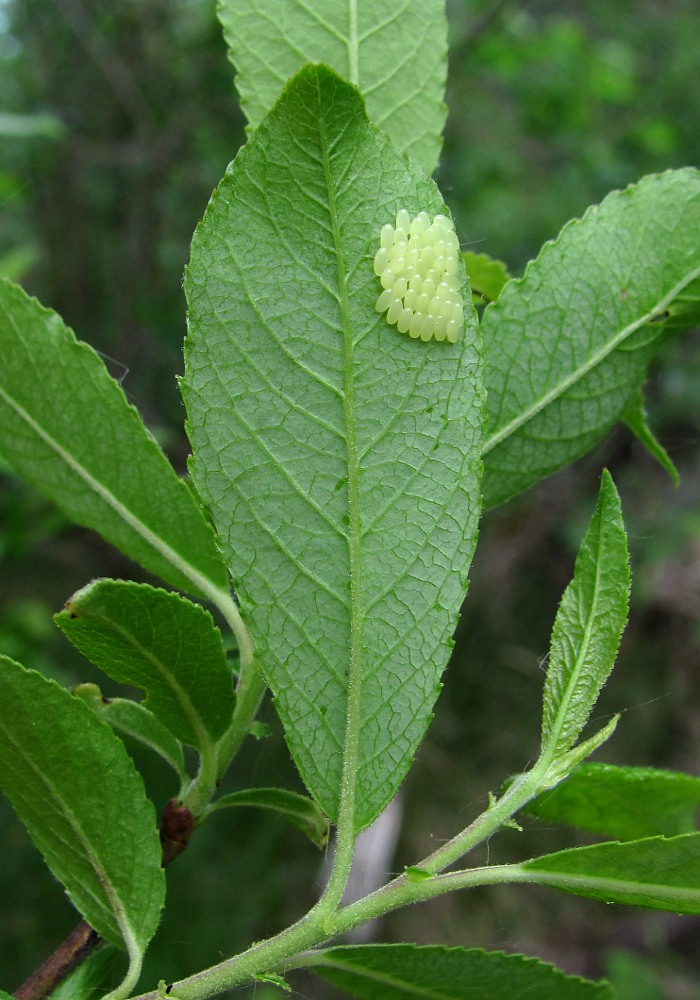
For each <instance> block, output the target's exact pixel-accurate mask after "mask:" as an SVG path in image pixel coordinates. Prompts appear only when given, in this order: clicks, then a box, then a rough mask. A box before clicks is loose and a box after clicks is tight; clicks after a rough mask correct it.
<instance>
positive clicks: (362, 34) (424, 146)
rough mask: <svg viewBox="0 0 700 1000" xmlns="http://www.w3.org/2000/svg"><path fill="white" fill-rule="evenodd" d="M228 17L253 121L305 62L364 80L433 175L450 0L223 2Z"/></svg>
mask: <svg viewBox="0 0 700 1000" xmlns="http://www.w3.org/2000/svg"><path fill="white" fill-rule="evenodd" d="M218 13H219V19H220V21H221V24H222V26H223V29H224V35H225V37H226V41H227V42H228V45H229V47H230V51H229V57H230V59H231V62H232V63H234V65H235V66H236V69H237V71H238V73H237V76H236V85H237V87H238V92H239V94H240V98H241V107H242V108H243V112H244V114H245V116H246V118H247V119H248V121H249V123H250V126H251V128H257V126H258V125H259V124H260V122H261V121H262V119H263V118H264V117H265V115H266V114H267V113H268V111H269V110H270V109H271V108H272V106H273V104H274V103H275V101H276V100H277V98H278V97H279V95H280V93H281V92H282V89H283V88H284V86H285V84H286V82H287V80H288V79H289V77H291V76H294V74H295V73H296V72H297V71H298V70H300V69H301V68H302V66H303V65H304V63H307V62H313V63H319V62H321V63H326V64H327V65H328V66H331V67H332V68H333V69H334V70H335V71H336V72H337V73H338V74H339V75H340V76H342V77H344V78H345V79H346V80H348V81H350V83H353V84H355V86H356V87H358V89H359V91H360V93H361V94H362V95H363V97H364V98H365V100H366V101H367V112H368V114H369V117H370V118H371V120H372V121H373V122H374V123H375V125H379V126H380V127H381V128H382V129H383V130H384V131H385V132H387V134H388V135H389V137H390V138H391V139H392V140H393V142H394V145H396V146H397V147H398V148H399V149H400V150H402V151H403V152H407V153H410V154H411V156H413V157H414V159H415V160H417V162H418V163H419V164H420V165H421V166H422V168H423V169H424V170H425V172H426V173H428V174H431V173H432V172H433V170H434V169H435V167H436V166H437V161H438V157H439V155H440V150H441V148H442V129H443V126H444V124H445V118H446V115H447V108H446V107H445V104H444V92H445V79H446V76H447V21H446V19H445V12H444V4H443V2H442V0H421V3H411V4H403V5H402V6H401V7H396V8H389V7H387V6H385V5H384V4H380V3H370V4H367V3H365V4H362V3H360V4H358V3H357V2H356V0H332V2H330V3H329V2H328V0H220V2H219V6H218Z"/></svg>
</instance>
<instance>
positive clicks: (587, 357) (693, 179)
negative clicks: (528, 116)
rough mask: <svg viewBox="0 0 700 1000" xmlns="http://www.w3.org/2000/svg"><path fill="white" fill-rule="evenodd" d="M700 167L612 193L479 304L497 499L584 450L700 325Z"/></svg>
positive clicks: (488, 484)
mask: <svg viewBox="0 0 700 1000" xmlns="http://www.w3.org/2000/svg"><path fill="white" fill-rule="evenodd" d="M699 231H700V172H699V171H697V170H694V169H690V168H688V169H684V170H675V171H669V172H668V173H665V174H660V175H653V176H650V177H645V178H644V179H643V180H641V181H640V182H639V184H637V185H635V186H632V187H629V188H627V189H626V190H625V191H616V192H614V193H613V194H611V195H609V196H608V197H607V198H606V199H605V200H604V201H603V202H602V204H601V205H599V206H595V207H593V208H591V209H589V211H588V212H587V213H586V215H585V216H584V218H583V219H582V220H580V221H573V222H571V223H569V224H568V225H567V226H565V227H564V229H563V230H562V232H561V233H560V234H559V236H558V237H557V239H556V240H555V241H554V242H553V243H547V244H545V246H544V248H543V249H542V251H541V253H540V255H539V257H538V258H537V260H535V261H534V262H532V263H531V264H529V265H528V267H527V270H526V271H525V275H524V277H523V278H521V279H519V280H517V281H511V282H509V283H508V285H506V287H505V288H504V289H503V291H502V293H501V294H500V296H499V298H498V301H497V302H495V303H494V304H493V305H491V306H489V307H488V308H487V309H486V311H485V312H484V316H483V321H482V332H483V337H484V350H485V352H486V360H487V366H486V388H487V405H488V414H489V426H488V433H487V438H486V442H485V444H484V502H485V504H486V506H488V507H493V506H496V505H497V504H499V503H503V502H504V501H505V500H507V499H509V498H510V497H512V496H515V495H516V494H517V493H520V492H521V491H522V490H525V489H527V488H528V487H529V486H532V485H533V484H534V483H536V482H537V481H538V480H540V479H542V478H543V477H544V476H548V475H549V474H550V473H552V472H555V471H556V470H557V469H559V468H561V467H562V466H563V465H566V464H568V463H569V462H571V461H573V460H574V459H575V458H578V456H579V455H582V454H584V452H586V451H588V449H589V448H591V447H592V446H593V445H594V444H595V443H596V442H597V441H598V440H600V438H601V437H603V436H604V435H605V434H606V433H607V432H608V431H609V430H610V428H611V427H612V426H613V425H614V424H615V423H616V422H617V421H618V420H619V419H620V418H621V417H622V415H623V411H624V409H625V407H626V405H627V403H628V401H629V400H630V398H631V397H632V396H633V395H634V393H635V392H637V391H638V390H639V388H640V386H641V385H642V383H643V382H644V378H645V373H646V369H647V366H648V364H649V361H650V359H651V358H652V357H653V355H654V354H655V352H656V351H657V349H658V348H659V346H660V345H661V344H662V343H663V342H664V340H665V339H666V338H667V337H668V336H670V335H671V334H672V333H678V332H681V331H684V330H688V329H690V328H692V327H693V326H695V325H696V324H697V323H698V322H700V240H698V232H699Z"/></svg>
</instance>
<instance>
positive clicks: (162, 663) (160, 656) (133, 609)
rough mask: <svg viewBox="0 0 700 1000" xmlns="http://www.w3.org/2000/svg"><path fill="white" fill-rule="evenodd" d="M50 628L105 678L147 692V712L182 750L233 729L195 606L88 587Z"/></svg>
mask: <svg viewBox="0 0 700 1000" xmlns="http://www.w3.org/2000/svg"><path fill="white" fill-rule="evenodd" d="M54 620H55V622H56V624H57V625H58V626H59V628H60V629H61V630H62V631H63V633H64V634H65V636H66V637H67V638H68V639H70V641H71V642H72V643H73V645H74V646H76V647H77V648H78V649H79V650H80V652H81V653H83V655H84V656H86V657H87V658H88V659H89V660H90V661H91V662H92V663H94V664H95V665H96V666H98V667H99V668H100V669H101V670H104V672H105V673H106V674H107V675H108V676H109V677H111V678H112V679H113V680H115V681H119V682H120V683H121V684H132V685H133V686H134V687H138V688H141V689H142V690H143V691H145V692H146V706H147V708H148V709H149V710H150V711H151V712H152V713H153V715H155V717H156V718H157V719H160V721H161V722H162V723H163V724H164V725H165V726H167V727H168V729H170V731H171V732H172V733H174V734H175V736H177V737H178V739H180V740H182V741H183V742H184V743H189V744H190V745H191V746H194V747H199V748H200V749H201V748H202V747H203V746H205V745H208V744H210V743H212V742H215V741H216V740H217V739H218V737H219V736H221V735H222V734H223V733H224V731H225V730H226V728H227V727H228V725H229V723H230V722H231V715H232V714H233V706H234V697H233V681H232V678H231V671H230V670H229V668H228V666H227V664H226V654H225V652H224V647H223V644H222V641H221V633H220V632H219V630H218V629H217V628H216V626H215V625H214V622H213V621H212V617H211V615H210V614H209V612H208V611H205V610H204V608H202V607H200V606H199V605H198V604H193V603H192V602H191V601H188V600H187V599H186V598H184V597H181V596H180V595H179V594H175V593H173V592H172V591H166V590H159V589H158V588H156V587H150V586H148V585H147V584H145V583H131V582H127V581H124V580H94V581H93V582H92V583H89V584H88V585H87V587H83V589H82V590H79V591H78V592H77V593H76V594H74V595H73V597H71V599H70V600H69V601H68V603H67V604H66V606H65V608H64V609H63V611H61V612H59V614H57V615H55V619H54Z"/></svg>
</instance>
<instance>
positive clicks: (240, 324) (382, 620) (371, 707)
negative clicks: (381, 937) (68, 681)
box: [183, 67, 482, 829]
mask: <svg viewBox="0 0 700 1000" xmlns="http://www.w3.org/2000/svg"><path fill="white" fill-rule="evenodd" d="M401 207H405V208H407V209H408V211H409V213H410V214H416V213H417V211H418V210H419V209H425V210H426V211H428V212H429V213H430V214H431V215H434V214H435V213H437V212H440V211H445V208H444V204H443V202H442V200H441V198H440V196H439V194H438V192H437V190H436V188H435V186H434V184H433V183H432V182H431V181H430V180H429V179H427V178H426V177H425V176H424V175H422V174H421V173H420V172H419V171H418V170H417V169H416V167H415V166H414V165H413V164H412V163H411V162H410V161H409V160H407V159H406V158H404V157H402V156H401V155H399V154H398V153H397V152H396V151H395V150H394V149H393V147H392V146H391V145H390V143H389V142H388V141H387V140H386V139H385V137H383V136H382V135H381V134H380V133H379V132H378V131H377V130H376V129H374V128H373V127H372V126H371V125H370V124H369V123H368V122H367V120H366V117H365V114H364V111H363V107H362V103H361V100H360V97H359V95H358V94H357V92H356V91H355V90H354V88H351V87H350V86H348V85H347V84H346V83H345V82H343V81H342V80H340V79H339V78H338V77H337V76H335V74H333V73H332V72H331V71H329V70H327V69H325V68H323V67H315V68H314V67H310V68H307V69H305V70H303V71H302V72H301V73H300V74H299V75H298V76H297V77H296V78H295V79H294V80H293V81H292V82H291V84H290V86H289V88H288V89H287V91H286V92H285V93H284V95H283V97H282V98H281V100H280V102H279V104H278V105H277V106H276V107H275V109H274V111H273V112H272V113H271V114H270V116H269V117H268V118H267V119H266V120H265V121H264V122H263V124H262V125H261V126H260V128H259V129H258V131H257V132H256V133H255V134H254V135H253V136H252V138H251V139H250V141H249V142H248V144H247V146H246V147H245V148H244V149H243V150H242V151H241V153H239V155H238V157H237V159H236V160H235V162H234V163H233V164H232V166H231V167H230V168H229V171H228V172H227V175H226V177H225V178H224V180H223V182H222V184H221V185H220V187H219V188H218V190H217V192H216V193H215V195H214V196H213V198H212V201H211V203H210V205H209V208H208V210H207V214H206V216H205V218H204V220H203V222H202V223H201V224H200V226H199V227H198V229H197V232H196V235H195V239H194V242H193V245H192V259H191V263H190V265H189V267H188V269H187V276H186V292H187V297H188V303H189V334H188V338H187V342H186V371H185V378H184V384H183V393H184V398H185V403H186V406H187V411H188V433H189V435H190V439H191V442H192V447H193V461H192V464H191V471H192V475H193V478H194V481H195V484H196V486H197V489H198V490H199V492H200V494H201V496H202V497H203V498H204V499H205V502H206V503H207V505H208V507H209V509H210V510H211V512H212V517H213V519H214V522H215V524H216V527H217V529H218V532H219V536H220V544H221V546H222V550H223V552H224V554H225V555H226V557H227V558H228V560H229V564H230V566H231V568H232V571H233V573H234V577H235V586H236V592H237V594H238V596H239V598H240V602H241V611H242V613H243V615H244V618H245V620H246V622H247V624H248V627H249V629H250V632H251V635H252V637H253V640H254V643H255V646H256V649H257V654H258V656H259V658H260V662H261V664H262V667H263V669H264V671H265V674H266V677H267V679H268V682H269V684H270V686H271V688H272V690H273V693H274V695H275V699H276V705H277V709H278V712H279V714H280V717H281V718H282V721H283V723H284V725H285V730H286V735H287V739H288V742H289V745H290V748H291V751H292V754H293V756H294V758H295V760H296V762H297V765H298V766H299V768H300V771H301V774H302V777H303V778H304V781H305V782H306V784H307V787H308V788H309V790H310V791H311V793H312V795H313V796H314V797H315V798H316V800H317V801H318V802H319V804H320V806H321V808H322V810H323V812H324V813H325V814H326V815H328V816H330V817H331V818H332V819H336V818H337V809H338V800H339V791H340V782H341V777H342V773H343V761H344V757H345V755H348V754H349V755H355V756H356V757H357V767H356V768H355V769H354V772H356V776H357V796H358V797H357V808H358V812H357V816H356V822H357V827H358V829H359V828H361V827H362V826H365V825H367V824H368V823H369V822H371V820H372V819H373V818H374V817H375V816H376V815H377V814H378V813H379V812H380V811H381V809H382V808H383V806H384V805H385V804H386V803H387V801H389V799H390V798H391V797H392V795H393V794H394V792H395V791H396V788H397V787H398V785H399V784H400V782H401V780H402V778H403V776H404V774H405V772H406V770H407V768H408V767H409V765H410V762H411V758H412V755H413V753H414V752H415V749H416V747H417V745H418V743H419V741H420V739H421V738H422V736H423V734H424V732H425V729H426V726H427V724H428V722H429V720H430V713H431V708H432V705H433V703H434V701H435V698H436V697H437V693H438V689H439V677H440V674H441V672H442V670H443V668H444V666H445V664H446V662H447V659H448V657H449V653H450V649H451V637H452V633H453V631H454V628H455V625H456V622H457V616H458V609H459V606H460V603H461V600H462V598H463V595H464V592H465V588H466V578H467V571H468V567H469V563H470V560H471V556H472V552H473V548H474V544H475V537H476V528H477V518H478V512H479V495H478V479H479V472H480V465H479V457H478V455H479V447H480V436H481V402H482V397H481V389H480V382H479V352H478V345H477V339H476V338H477V333H476V325H475V321H474V317H473V313H469V314H468V321H467V329H466V331H465V333H464V334H463V337H462V339H461V341H460V342H458V343H457V344H454V345H450V344H447V343H437V342H435V341H433V342H430V343H427V344H424V343H422V342H418V341H413V340H411V339H410V338H409V337H408V336H405V335H401V334H399V333H398V332H397V330H396V328H395V327H389V326H388V325H387V323H386V322H385V320H384V318H383V317H379V316H378V315H377V313H376V312H375V310H374V303H375V301H376V298H377V295H378V293H379V291H380V287H379V282H378V280H377V278H376V276H375V275H374V273H373V270H372V259H373V256H374V253H375V251H376V248H377V246H378V239H379V232H380V229H381V227H382V225H383V224H385V223H386V222H388V221H390V220H392V219H393V218H394V216H395V215H396V212H397V210H398V209H399V208H401ZM464 280H465V276H464V275H462V281H464ZM349 720H350V721H349ZM353 759H354V758H353Z"/></svg>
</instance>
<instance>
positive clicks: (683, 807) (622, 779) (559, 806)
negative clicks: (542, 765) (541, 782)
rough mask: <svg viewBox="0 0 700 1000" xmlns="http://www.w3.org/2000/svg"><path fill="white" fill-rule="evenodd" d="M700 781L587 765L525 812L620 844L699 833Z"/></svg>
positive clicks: (676, 774) (686, 776) (640, 769)
mask: <svg viewBox="0 0 700 1000" xmlns="http://www.w3.org/2000/svg"><path fill="white" fill-rule="evenodd" d="M698 809H700V778H694V777H691V776H690V775H689V774H681V773H679V772H678V771H660V770H656V769H655V768H650V767H615V766H614V765H613V764H598V763H592V764H583V765H582V766H581V767H579V768H578V769H577V770H576V771H574V773H573V774H571V775H570V776H569V777H568V778H567V779H566V780H565V781H563V782H562V783H561V784H560V785H558V786H557V787H556V788H555V789H554V790H553V791H551V792H546V793H544V794H543V795H539V796H538V797H537V798H536V799H534V800H533V801H532V802H530V803H529V805H528V806H527V807H526V810H525V811H526V812H528V813H531V814H533V815H534V816H538V817H539V818H540V819H543V820H546V821H547V822H550V823H567V824H568V825H569V826H575V827H579V828H580V829H582V830H588V831H590V832H591V833H598V834H601V835H602V836H604V837H615V838H616V839H617V840H637V839H641V838H642V837H652V836H655V835H657V834H662V835H663V836H666V837H671V836H675V835H676V834H681V833H691V832H692V831H694V830H696V815H697V812H698Z"/></svg>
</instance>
